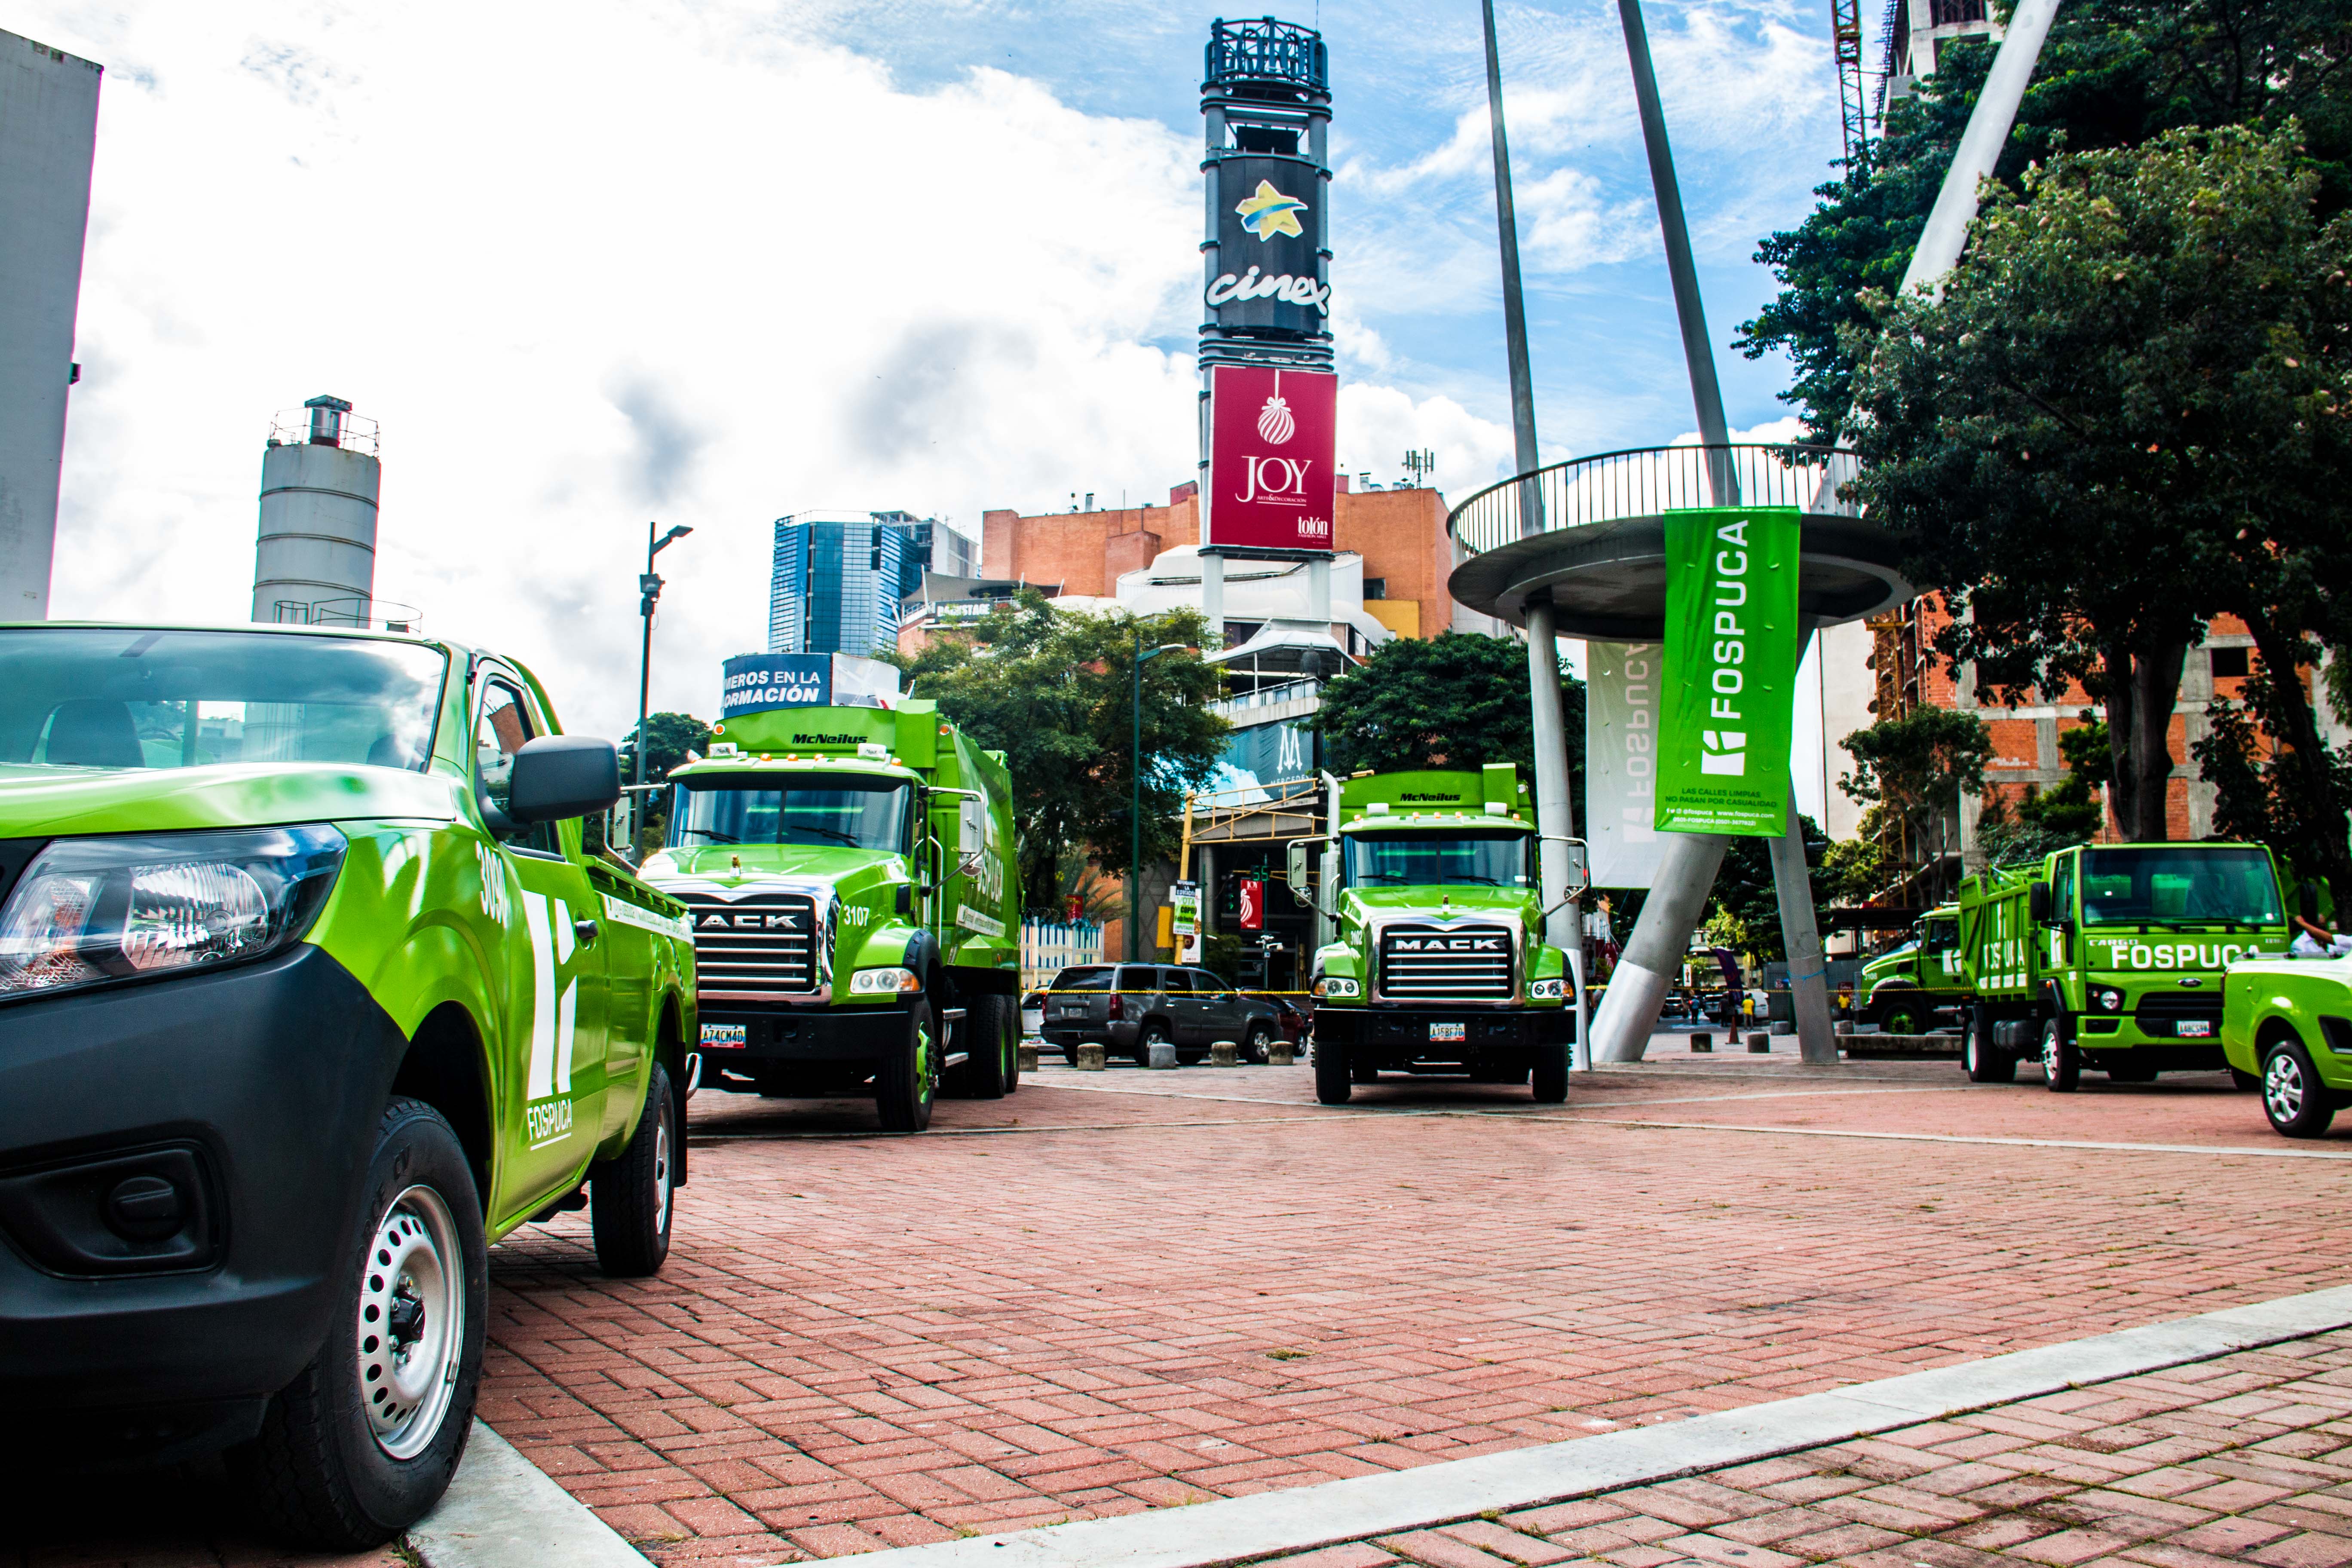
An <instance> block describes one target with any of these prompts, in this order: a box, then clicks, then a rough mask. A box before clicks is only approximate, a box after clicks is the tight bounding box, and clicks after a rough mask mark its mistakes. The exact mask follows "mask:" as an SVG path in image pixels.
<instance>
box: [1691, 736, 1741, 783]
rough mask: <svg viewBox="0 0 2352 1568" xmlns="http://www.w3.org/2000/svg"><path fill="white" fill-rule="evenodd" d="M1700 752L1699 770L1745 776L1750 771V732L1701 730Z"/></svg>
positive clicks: (1737, 776)
mask: <svg viewBox="0 0 2352 1568" xmlns="http://www.w3.org/2000/svg"><path fill="white" fill-rule="evenodd" d="M1698 739H1699V745H1700V748H1701V750H1700V752H1699V758H1698V771H1699V772H1700V773H1729V774H1731V775H1732V776H1734V777H1735V778H1743V777H1745V776H1747V773H1748V732H1747V731H1744V730H1701V731H1699V733H1698Z"/></svg>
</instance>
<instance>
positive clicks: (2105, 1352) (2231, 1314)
mask: <svg viewBox="0 0 2352 1568" xmlns="http://www.w3.org/2000/svg"><path fill="white" fill-rule="evenodd" d="M2347 1326H2352V1287H2342V1288H2338V1289H2330V1290H2315V1291H2313V1292H2311V1293H2309V1294H2307V1295H2302V1296H2288V1297H2284V1298H2282V1299H2281V1300H2275V1301H2263V1302H2258V1303H2256V1304H2255V1305H2252V1306H2248V1307H2231V1308H2227V1309H2224V1310H2221V1311H2218V1312H2206V1313H2203V1314H2201V1315H2200V1316H2198V1317H2193V1318H2181V1319H2177V1320H2175V1321H2171V1322H2168V1323H2153V1324H2150V1325H2149V1326H2147V1327H2146V1328H2140V1329H2125V1330H2123V1331H2119V1332H2116V1333H2112V1334H2101V1335H2098V1336H2096V1337H2095V1338H2092V1339H2084V1340H2074V1341H2070V1342H2066V1343H2063V1344H2055V1345H2045V1346H2042V1347H2041V1348H2040V1349H2037V1350H2029V1351H2017V1352H2011V1354H2008V1355H1999V1356H1989V1357H1987V1358H1985V1359H1983V1360H1980V1361H1972V1362H1963V1363H1960V1364H1959V1365H1958V1366H1948V1367H1942V1368H1939V1369H1937V1370H1936V1371H1933V1372H1918V1373H1906V1374H1905V1375H1903V1376H1901V1377H1890V1378H1883V1379H1880V1380H1879V1381H1877V1382H1875V1383H1864V1384H1854V1385H1853V1387H1850V1388H1842V1389H1839V1390H1836V1391H1835V1392H1833V1393H1829V1394H1806V1395H1803V1396H1802V1397H1800V1398H1796V1399H1782V1400H1775V1401H1772V1402H1771V1403H1769V1404H1764V1405H1748V1406H1747V1407H1746V1408H1744V1409H1739V1410H1727V1411H1721V1412H1717V1413H1716V1414H1714V1415H1697V1416H1693V1417H1691V1418H1690V1419H1688V1420H1685V1421H1674V1422H1662V1423H1660V1424H1659V1425H1657V1426H1637V1427H1633V1428H1630V1429H1628V1430H1625V1431H1622V1432H1610V1433H1606V1434H1603V1435H1601V1436H1594V1437H1578V1438H1573V1439H1570V1440H1569V1441H1567V1442H1561V1443H1549V1444H1545V1445H1542V1446H1540V1447H1529V1448H1516V1449H1512V1450H1509V1451H1508V1452H1505V1453H1499V1454H1483V1455H1480V1456H1479V1457H1477V1458H1469V1459H1453V1460H1446V1461H1444V1462H1441V1463H1438V1464H1433V1465H1423V1466H1420V1467H1418V1468H1412V1469H1407V1470H1399V1471H1394V1472H1389V1473H1384V1474H1381V1475H1376V1476H1356V1477H1350V1478H1349V1479H1346V1480H1338V1481H1327V1482H1324V1483H1322V1484H1320V1485H1318V1486H1309V1487H1294V1488H1289V1489H1284V1490H1281V1491H1271V1492H1259V1493H1256V1494H1255V1495H1252V1496H1249V1497H1238V1498H1223V1499H1219V1500H1216V1501H1214V1502H1207V1503H1202V1504H1199V1505H1196V1506H1193V1507H1189V1508H1174V1509H1154V1510H1150V1512H1146V1513H1138V1514H1126V1515H1122V1516H1120V1517H1118V1518H1115V1519H1095V1520H1086V1521H1080V1522H1078V1523H1076V1524H1058V1525H1049V1526H1047V1527H1045V1528H1044V1529H1041V1530H1030V1531H1018V1532H1016V1533H1013V1534H1008V1535H988V1536H978V1537H975V1538H973V1539H971V1540H968V1541H950V1542H940V1544H938V1545H934V1546H910V1547H900V1548H898V1549H896V1550H893V1551H888V1552H868V1553H865V1554H863V1555H861V1556H860V1557H858V1559H857V1561H858V1563H860V1564H861V1565H869V1564H870V1565H871V1568H974V1565H977V1564H980V1563H987V1564H990V1565H991V1568H1215V1565H1217V1564H1224V1563H1247V1562H1250V1561H1253V1560H1255V1559H1258V1558H1264V1557H1272V1556H1276V1555H1280V1554H1282V1553H1285V1552H1307V1551H1311V1550H1313V1549H1314V1548H1316V1547H1318V1546H1331V1545H1336V1544H1338V1543H1339V1542H1348V1541H1358V1540H1361V1539H1363V1538H1364V1537H1366V1536H1371V1535H1384V1534H1389V1533H1391V1532H1394V1531H1405V1530H1419V1529H1424V1528H1427V1527H1429V1526H1432V1525H1440V1524H1451V1523H1455V1522H1457V1521H1462V1520H1467V1519H1475V1518H1476V1517H1477V1516H1478V1515H1480V1514H1482V1513H1486V1512H1489V1511H1494V1510H1507V1509H1522V1508H1537V1507H1541V1506H1543V1505H1546V1504H1549V1503H1556V1502H1564V1501H1567V1500H1570V1499H1571V1498H1579V1497H1588V1496H1591V1495H1592V1494H1593V1493H1596V1492H1604V1491H1614V1490H1616V1489H1620V1488H1622V1487H1633V1486H1643V1485H1646V1484H1648V1483H1651V1482H1654V1481H1662V1480H1671V1479H1675V1477H1678V1476H1687V1475H1693V1474H1696V1473H1698V1472H1700V1471H1704V1470H1713V1469H1720V1468H1725V1467H1727V1466H1730V1465H1740V1464H1747V1463H1749V1462H1751V1461H1753V1460H1757V1459H1764V1458H1772V1457H1774V1456H1776V1455H1780V1454H1790V1453H1795V1452H1798V1451H1800V1450H1801V1449H1806V1448H1817V1447H1823V1446H1825V1445H1827V1444H1832V1443H1839V1442H1844V1441H1846V1440H1848V1439H1850V1438H1854V1437H1863V1436H1872V1435H1874V1434H1877V1433H1883V1432H1892V1431H1895V1430H1898V1429H1900V1428H1902V1427H1905V1426H1917V1425H1918V1424H1920V1423H1922V1422H1927V1421H1934V1420H1938V1419H1940V1418H1942V1417H1944V1416H1947V1415H1958V1414H1961V1413H1962V1412H1965V1411H1970V1410H1982V1409H1984V1408H1986V1407H1987V1406H1990V1405H2007V1404H2011V1403H2013V1402H2015V1401H2017V1400H2021V1399H2032V1398H2036V1397H2038V1396H2040V1395H2042V1394H2055V1393H2058V1392H2060V1391H2061V1390H2063V1389H2066V1388H2071V1387H2075V1386H2079V1385H2082V1384H2093V1383H2104V1382H2107V1381H2109V1380H2111V1379H2115V1378H2119V1377H2131V1376H2136V1375H2138V1374H2140V1373H2149V1372H2156V1371H2159V1370H2161V1369H2163V1368H2165V1367H2170V1366H2180V1365H2184V1364H2186V1363H2189V1362H2198V1361H2210V1360H2211V1359H2212V1358H2213V1357H2215V1356H2221V1355H2227V1354H2230V1353H2231V1352H2236V1351H2244V1350H2252V1349H2255V1348H2257V1347H2260V1346H2263V1345H2269V1344H2277V1343H2280V1342H2283V1341H2286V1340H2296V1339H2305V1338H2307V1337H2309V1336H2310V1335H2313V1334H2316V1333H2324V1332H2326V1331H2328V1330H2331V1329H2340V1328H2345V1327H2347ZM575 1506H577V1505H575ZM583 1511H584V1510H583ZM599 1528H600V1529H601V1528H602V1526H599ZM543 1544H544V1545H552V1542H544V1543H543ZM549 1560H551V1561H552V1560H553V1558H552V1557H551V1558H550V1559H549ZM565 1561H567V1562H577V1561H586V1560H585V1559H573V1558H567V1559H565ZM427 1562H428V1563H430V1564H431V1568H444V1564H442V1563H439V1562H437V1561H436V1560H434V1559H432V1558H430V1557H428V1558H427Z"/></svg>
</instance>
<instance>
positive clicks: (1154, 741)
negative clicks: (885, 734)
mask: <svg viewBox="0 0 2352 1568" xmlns="http://www.w3.org/2000/svg"><path fill="white" fill-rule="evenodd" d="M1206 632H1207V624H1206V623H1205V622H1204V621H1203V620H1202V618H1201V616H1200V615H1199V613H1198V612H1196V611H1192V610H1179V611H1171V612H1169V613H1167V614H1163V615H1158V616H1127V615H1118V616H1091V615H1074V614H1069V613H1066V612H1064V611H1059V610H1056V609H1055V608H1054V605H1053V601H1051V600H1049V599H1047V598H1046V597H1045V595H1041V594H1038V593H1036V592H1034V590H1029V591H1024V593H1023V595H1022V596H1021V599H1020V601H1019V604H1018V605H1017V606H1016V607H1015V608H1014V609H1013V611H1012V612H1011V613H1010V614H1006V615H998V616H988V617H986V618H985V619H983V620H982V621H979V622H978V623H976V624H975V625H974V628H973V630H972V632H971V635H970V636H969V637H962V636H957V637H935V638H933V639H932V641H931V642H930V644H929V646H928V647H925V648H924V649H923V650H922V652H921V653H919V654H918V655H915V656H914V657H912V658H898V660H897V661H896V662H897V663H898V666H899V668H901V669H902V670H904V671H905V672H906V674H907V675H908V678H909V684H908V695H909V696H914V697H927V698H931V699H933V700H937V701H938V703H939V705H940V712H942V713H944V714H946V715H947V717H948V718H949V719H950V720H951V721H953V722H954V723H956V724H957V725H958V726H960V727H961V729H962V730H963V731H965V732H966V733H967V734H969V735H970V736H971V738H972V739H973V741H974V742H976V743H978V744H980V745H982V746H984V747H987V748H988V749H990V750H992V751H1001V752H1003V753H1004V754H1005V759H1006V763H1007V766H1008V767H1009V768H1010V769H1011V771H1012V773H1013V810H1014V814H1015V815H1016V816H1017V817H1018V818H1019V821H1020V836H1021V847H1020V859H1021V887H1022V894H1023V902H1024V907H1026V908H1028V909H1032V910H1039V911H1043V912H1050V913H1053V914H1055V915H1056V916H1057V917H1058V916H1059V915H1060V913H1061V912H1062V911H1063V910H1066V907H1067V906H1066V900H1067V898H1068V897H1069V895H1070V893H1071V892H1073V891H1078V890H1080V889H1074V888H1071V887H1069V886H1068V884H1067V879H1066V878H1065V876H1064V868H1065V867H1066V862H1067V859H1068V857H1069V854H1070V852H1071V851H1072V850H1073V849H1081V850H1084V851H1085V852H1086V853H1087V854H1089V855H1091V856H1092V857H1093V858H1095V860H1096V861H1097V863H1099V864H1101V865H1103V866H1106V867H1125V866H1126V865H1127V864H1128V858H1129V838H1128V834H1129V789H1130V786H1131V784H1132V782H1133V777H1134V775H1133V773H1132V770H1131V768H1130V765H1129V756H1130V754H1131V752H1132V751H1133V749H1134V742H1133V738H1132V737H1133V730H1132V726H1133V724H1134V723H1135V713H1136V710H1135V706H1134V703H1133V698H1132V692H1133V685H1132V682H1133V679H1134V673H1135V660H1136V653H1137V650H1138V648H1141V649H1143V650H1146V651H1148V650H1150V649H1151V648H1154V647H1159V646H1160V645H1162V644H1165V643H1179V644H1182V645H1183V649H1182V651H1180V652H1176V653H1167V654H1161V655H1160V656H1158V657H1156V658H1150V659H1149V660H1147V661H1146V662H1145V663H1144V665H1143V684H1142V690H1143V703H1142V725H1143V731H1142V737H1143V739H1142V750H1143V770H1142V774H1143V776H1142V784H1143V822H1142V827H1143V858H1144V862H1145V864H1147V865H1148V864H1150V862H1151V861H1153V860H1155V859H1166V858H1173V856H1174V855H1175V853H1176V850H1177V847H1178V845H1179V843H1180V841H1181V837H1182V830H1181V826H1180V824H1181V818H1182V816H1183V811H1184V796H1185V795H1186V793H1187V792H1189V791H1192V790H1197V789H1200V788H1202V786H1203V785H1205V784H1207V783H1208V781H1209V777H1210V775H1211V774H1212V773H1213V772H1214V771H1215V769H1216V765H1217V760H1218V758H1219V757H1220V756H1221V755H1222V754H1223V750H1224V743H1225V736H1226V734H1227V733H1228V731H1229V730H1230V728H1231V727H1230V726H1229V725H1227V724H1226V722H1225V721H1223V719H1221V718H1219V717H1217V715H1215V714H1213V713H1212V712H1210V711H1209V710H1208V709H1207V707H1206V704H1207V703H1209V702H1211V701H1213V700H1216V699H1217V698H1218V697H1220V696H1222V695H1223V676H1222V675H1221V674H1220V673H1219V672H1218V670H1217V668H1216V667H1215V666H1213V665H1209V664H1204V663H1203V662H1202V659H1201V657H1200V655H1199V653H1198V652H1197V651H1196V650H1197V649H1198V648H1199V647H1200V646H1201V643H1202V637H1204V636H1205V635H1206Z"/></svg>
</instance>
